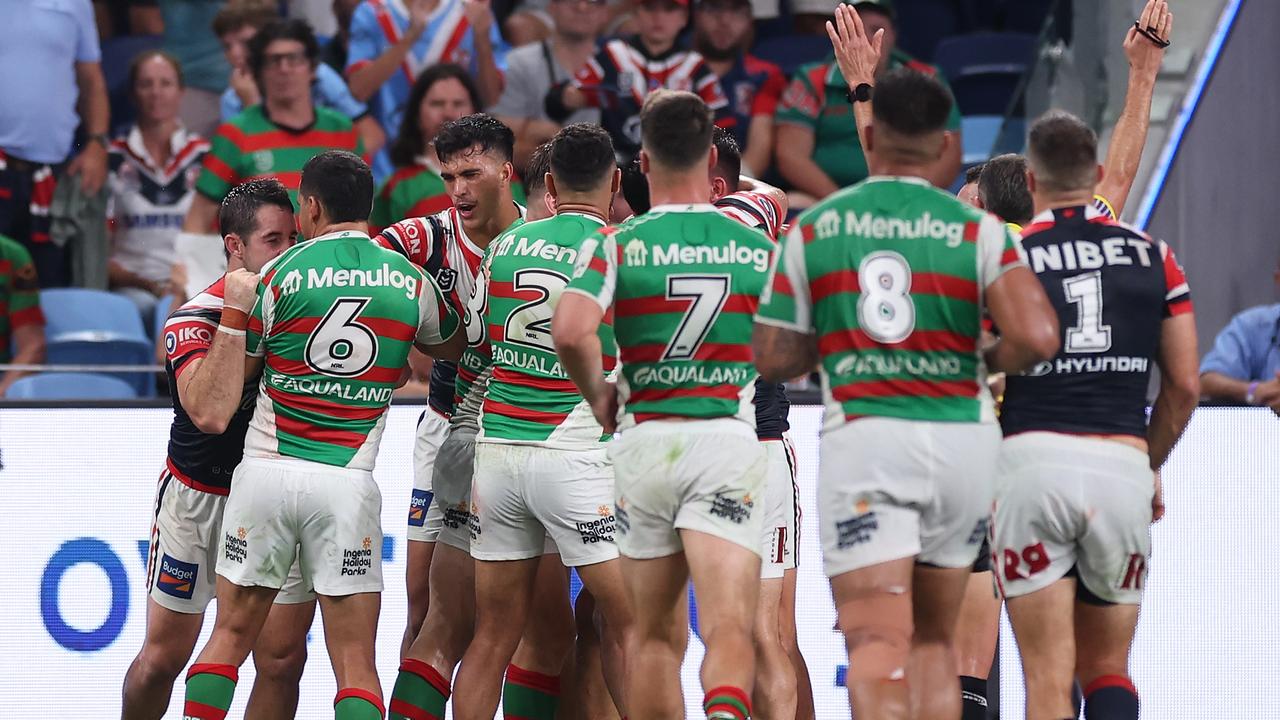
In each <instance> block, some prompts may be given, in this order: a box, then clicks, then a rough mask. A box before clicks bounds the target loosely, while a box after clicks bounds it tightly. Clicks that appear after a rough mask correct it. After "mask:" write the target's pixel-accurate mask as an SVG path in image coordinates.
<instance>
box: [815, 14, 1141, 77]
mask: <svg viewBox="0 0 1280 720" xmlns="http://www.w3.org/2000/svg"><path fill="white" fill-rule="evenodd" d="M1154 1H1155V0H1153V2H1154ZM827 36H828V37H830V38H831V46H832V47H833V48H835V51H836V63H837V64H838V65H839V66H840V74H841V75H844V79H845V82H847V83H849V87H851V88H854V87H857V86H858V85H861V84H862V83H867V84H868V85H871V84H874V83H875V77H876V69H877V68H878V67H880V56H881V49H882V48H883V46H884V29H883V28H882V29H880V30H877V31H876V34H875V37H872V38H868V37H867V31H866V29H865V28H863V26H862V19H861V18H859V17H858V11H857V10H854V9H853V6H852V5H844V4H841V5H837V6H836V14H835V22H834V23H833V22H832V21H830V20H828V21H827Z"/></svg>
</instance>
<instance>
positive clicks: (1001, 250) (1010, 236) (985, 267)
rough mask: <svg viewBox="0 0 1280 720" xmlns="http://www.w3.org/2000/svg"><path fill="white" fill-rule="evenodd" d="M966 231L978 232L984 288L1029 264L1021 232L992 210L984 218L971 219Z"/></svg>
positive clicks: (967, 233)
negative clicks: (977, 220) (1010, 226)
mask: <svg viewBox="0 0 1280 720" xmlns="http://www.w3.org/2000/svg"><path fill="white" fill-rule="evenodd" d="M965 234H966V235H970V234H976V241H977V243H978V282H979V284H980V286H981V287H982V288H984V289H985V288H988V287H990V286H991V283H993V282H995V281H996V280H998V279H1000V276H1001V275H1004V274H1005V273H1006V272H1008V271H1010V270H1012V269H1014V268H1016V267H1026V265H1027V262H1026V260H1025V259H1024V258H1023V257H1022V245H1021V243H1020V242H1019V241H1018V236H1017V235H1015V234H1014V233H1013V231H1012V230H1010V229H1009V227H1008V226H1007V225H1005V224H1004V223H1003V222H1000V220H999V219H998V218H997V217H996V216H995V215H991V214H988V215H986V216H985V217H983V218H982V220H981V222H977V223H968V224H967V225H966V226H965Z"/></svg>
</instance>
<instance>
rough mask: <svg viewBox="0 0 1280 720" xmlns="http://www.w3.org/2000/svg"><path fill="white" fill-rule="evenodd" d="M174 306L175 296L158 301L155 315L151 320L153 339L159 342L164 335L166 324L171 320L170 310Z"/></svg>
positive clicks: (168, 296)
mask: <svg viewBox="0 0 1280 720" xmlns="http://www.w3.org/2000/svg"><path fill="white" fill-rule="evenodd" d="M172 306H173V296H172V295H165V296H164V297H162V298H160V299H159V300H157V301H156V309H155V314H154V316H153V317H152V319H151V339H152V340H159V339H160V336H161V335H163V334H164V324H165V323H166V322H168V320H169V308H170V307H172Z"/></svg>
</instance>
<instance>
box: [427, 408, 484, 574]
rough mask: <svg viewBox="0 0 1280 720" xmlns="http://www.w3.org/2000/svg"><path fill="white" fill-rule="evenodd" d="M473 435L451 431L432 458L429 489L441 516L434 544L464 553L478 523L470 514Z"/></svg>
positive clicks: (456, 429) (463, 429)
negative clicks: (432, 468)
mask: <svg viewBox="0 0 1280 720" xmlns="http://www.w3.org/2000/svg"><path fill="white" fill-rule="evenodd" d="M475 459H476V431H475V430H474V429H472V428H469V427H462V426H458V427H454V428H453V429H452V430H450V432H449V437H448V438H447V439H445V441H444V444H443V445H441V446H440V452H439V453H438V454H437V455H436V463H435V471H434V476H433V477H432V480H431V482H432V486H433V487H434V488H435V499H436V506H437V507H438V508H439V512H440V514H441V519H440V533H439V536H438V537H437V542H439V543H444V544H446V545H449V546H450V547H453V548H455V549H457V550H461V551H462V552H464V553H469V552H470V551H471V534H472V532H473V531H474V530H475V527H473V526H476V525H477V523H478V520H477V518H476V517H475V515H474V513H472V505H473V503H472V502H471V485H472V482H473V480H474V478H475Z"/></svg>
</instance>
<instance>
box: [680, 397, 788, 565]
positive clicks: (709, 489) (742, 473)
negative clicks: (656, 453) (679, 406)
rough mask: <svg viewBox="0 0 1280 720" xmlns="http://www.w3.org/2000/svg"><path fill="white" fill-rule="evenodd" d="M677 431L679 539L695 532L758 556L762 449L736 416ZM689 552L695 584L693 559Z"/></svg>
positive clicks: (683, 426) (763, 474) (761, 518)
mask: <svg viewBox="0 0 1280 720" xmlns="http://www.w3.org/2000/svg"><path fill="white" fill-rule="evenodd" d="M673 429H674V430H675V432H676V433H677V435H676V436H675V437H674V438H673V439H672V440H671V441H670V443H669V447H670V449H671V456H670V471H669V472H670V476H671V478H672V481H673V482H674V483H675V485H676V488H677V490H678V491H679V492H680V495H679V501H680V507H679V509H678V510H677V511H676V518H675V527H676V529H677V530H679V531H680V539H681V542H682V543H683V542H684V541H685V539H686V538H688V537H691V536H690V532H691V531H692V532H697V533H700V534H701V535H709V536H711V537H714V538H719V539H720V540H724V541H725V542H726V543H729V544H732V545H737V546H739V547H740V548H743V549H746V550H747V551H748V552H749V553H750V554H751V555H754V556H755V557H756V558H759V556H760V549H761V548H760V546H761V537H762V535H763V527H764V513H765V487H766V474H767V467H768V461H767V459H766V456H765V451H764V448H763V447H762V446H761V444H760V442H759V441H758V440H756V439H755V438H754V437H753V436H752V435H751V434H749V433H748V432H745V427H744V425H743V424H742V423H740V422H737V421H735V420H728V419H723V420H707V421H697V422H688V423H683V424H677V425H676V426H675V427H674V428H673ZM668 437H670V436H668ZM685 550H686V553H687V554H690V557H689V558H688V562H689V565H690V570H691V571H692V572H693V573H694V574H695V582H696V574H697V572H696V569H695V568H694V559H693V557H692V555H691V553H690V550H689V548H688V547H687V546H686V548H685ZM747 562H749V561H747ZM756 572H757V573H758V572H759V569H758V568H757V570H756ZM758 577H759V576H758V575H757V578H758Z"/></svg>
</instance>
